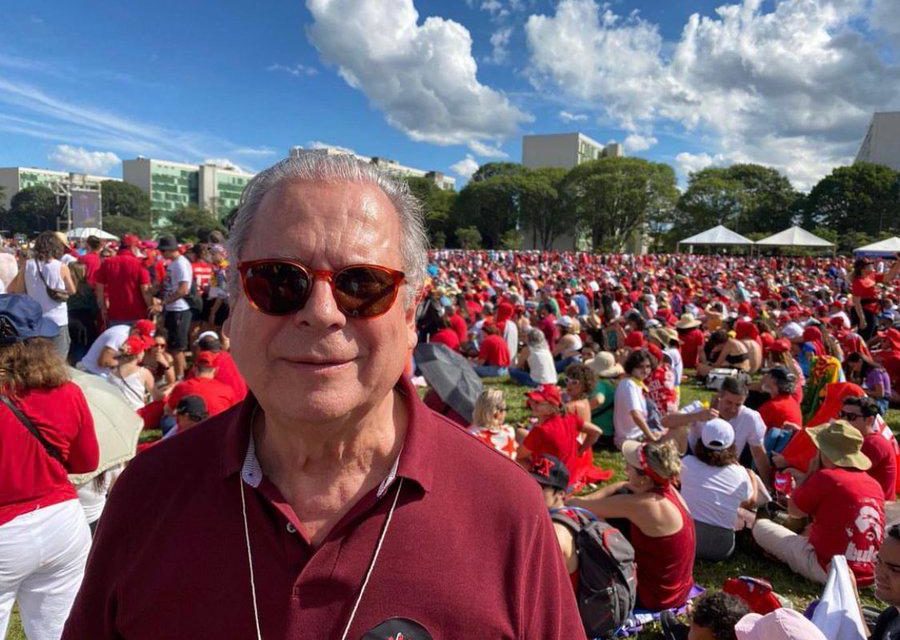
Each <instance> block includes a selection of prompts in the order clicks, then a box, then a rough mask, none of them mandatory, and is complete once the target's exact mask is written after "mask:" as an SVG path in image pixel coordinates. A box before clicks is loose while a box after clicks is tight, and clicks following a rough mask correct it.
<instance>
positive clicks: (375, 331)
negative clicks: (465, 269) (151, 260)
mask: <svg viewBox="0 0 900 640" xmlns="http://www.w3.org/2000/svg"><path fill="white" fill-rule="evenodd" d="M252 226H253V228H252V233H251V234H250V235H249V238H248V240H247V243H246V245H245V246H244V247H243V249H242V253H241V256H240V261H248V260H260V259H263V258H286V259H293V260H296V261H299V262H301V263H302V264H304V265H306V266H308V267H309V268H310V269H315V270H330V271H337V270H339V269H342V268H344V267H346V266H348V265H353V264H374V265H380V266H384V267H389V268H391V269H397V270H401V271H402V270H403V260H402V258H401V254H400V241H401V229H400V220H399V217H398V215H397V211H396V209H395V208H394V206H393V204H392V203H391V201H390V200H389V199H388V197H387V196H386V195H385V194H384V192H383V191H381V190H380V189H378V188H377V187H375V186H373V185H370V184H358V183H357V184H352V183H317V182H304V181H296V180H294V181H285V182H283V183H281V184H280V185H279V186H278V187H276V188H275V189H273V190H272V191H270V192H269V193H267V194H266V196H265V197H264V198H263V201H262V203H261V205H260V207H259V210H258V212H257V214H256V218H255V219H254V220H253V223H252ZM407 286H408V285H405V284H404V285H403V286H401V288H400V291H399V293H398V295H397V300H396V301H395V302H394V304H393V305H392V306H391V308H390V309H389V310H388V311H387V313H385V314H384V315H382V316H379V317H377V318H372V319H354V318H349V317H347V316H345V315H344V314H343V313H342V312H341V311H340V310H339V309H338V307H337V304H336V303H335V300H334V296H333V294H332V291H331V287H330V286H329V284H328V282H326V281H324V280H323V279H316V280H315V282H314V285H313V287H312V291H311V293H310V296H309V299H308V300H307V302H306V304H305V306H304V307H303V309H301V310H300V311H297V312H296V313H294V314H292V315H286V316H270V315H265V314H263V313H260V312H259V311H257V310H255V309H254V308H253V307H252V306H251V305H250V304H249V302H248V301H247V298H246V296H244V295H240V296H238V298H237V300H236V301H235V304H234V310H233V313H232V316H231V318H230V330H229V333H230V335H231V341H232V353H233V356H234V360H235V362H236V363H237V365H238V368H239V369H240V371H241V373H242V374H243V375H244V377H245V378H246V380H247V384H248V386H249V387H250V389H251V390H252V391H253V394H254V395H255V396H256V398H257V399H258V400H259V402H260V404H261V405H262V407H263V409H265V411H266V413H267V414H272V413H275V414H278V415H280V417H281V418H282V419H292V420H296V419H297V418H300V417H302V419H303V420H304V422H308V423H324V422H331V421H334V420H336V419H339V418H343V417H345V416H348V415H349V414H355V415H363V414H364V413H365V412H367V411H368V410H370V409H371V408H372V407H374V406H376V405H377V404H378V403H379V402H382V401H383V400H384V398H385V397H386V396H387V394H388V393H389V392H390V390H391V388H392V387H393V386H394V384H395V383H396V382H397V380H399V378H400V375H401V374H402V372H403V368H404V365H405V364H406V362H407V361H408V359H409V356H410V351H411V350H412V348H413V347H414V346H415V344H416V331H415V318H414V316H415V309H414V308H410V309H407V308H406V304H405V301H406V295H407Z"/></svg>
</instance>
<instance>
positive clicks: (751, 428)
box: [688, 407, 766, 456]
mask: <svg viewBox="0 0 900 640" xmlns="http://www.w3.org/2000/svg"><path fill="white" fill-rule="evenodd" d="M728 423H729V424H730V425H731V426H732V427H734V448H735V450H736V451H737V454H738V456H740V455H741V453H742V452H743V451H744V447H746V446H747V445H748V444H749V445H750V446H752V447H761V446H762V444H763V439H764V438H765V437H766V423H765V422H763V419H762V416H761V415H759V412H758V411H754V410H753V409H750V408H748V407H741V408H740V410H739V411H738V413H737V415H736V416H735V417H733V418H732V419H731V420H729V421H728ZM702 430H703V423H702V422H695V423H694V424H692V425H691V432H690V433H689V434H688V442H690V444H691V448H693V447H694V445H695V444H697V440H699V439H700V433H701V431H702Z"/></svg>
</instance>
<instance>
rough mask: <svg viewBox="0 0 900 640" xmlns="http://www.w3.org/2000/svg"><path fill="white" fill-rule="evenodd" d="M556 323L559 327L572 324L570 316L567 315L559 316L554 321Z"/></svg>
mask: <svg viewBox="0 0 900 640" xmlns="http://www.w3.org/2000/svg"><path fill="white" fill-rule="evenodd" d="M556 324H558V325H559V326H561V327H566V328H568V327H571V326H572V318H570V317H569V316H563V317H562V318H560V319H559V320H557V321H556Z"/></svg>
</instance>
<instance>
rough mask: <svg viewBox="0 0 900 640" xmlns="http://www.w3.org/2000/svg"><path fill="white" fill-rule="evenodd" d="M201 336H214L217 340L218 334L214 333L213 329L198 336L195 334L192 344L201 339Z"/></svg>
mask: <svg viewBox="0 0 900 640" xmlns="http://www.w3.org/2000/svg"><path fill="white" fill-rule="evenodd" d="M203 338H215V339H216V340H218V339H219V334H218V333H216V332H215V331H204V332H203V333H201V334H200V335H199V336H197V339H196V340H194V344H197V343H198V342H200V341H201V340H203Z"/></svg>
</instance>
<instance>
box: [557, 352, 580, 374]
mask: <svg viewBox="0 0 900 640" xmlns="http://www.w3.org/2000/svg"><path fill="white" fill-rule="evenodd" d="M575 362H581V358H580V357H579V356H569V357H568V358H563V359H562V360H557V361H556V373H562V372H563V371H565V370H566V367H568V366H569V365H570V364H573V363H575Z"/></svg>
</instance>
